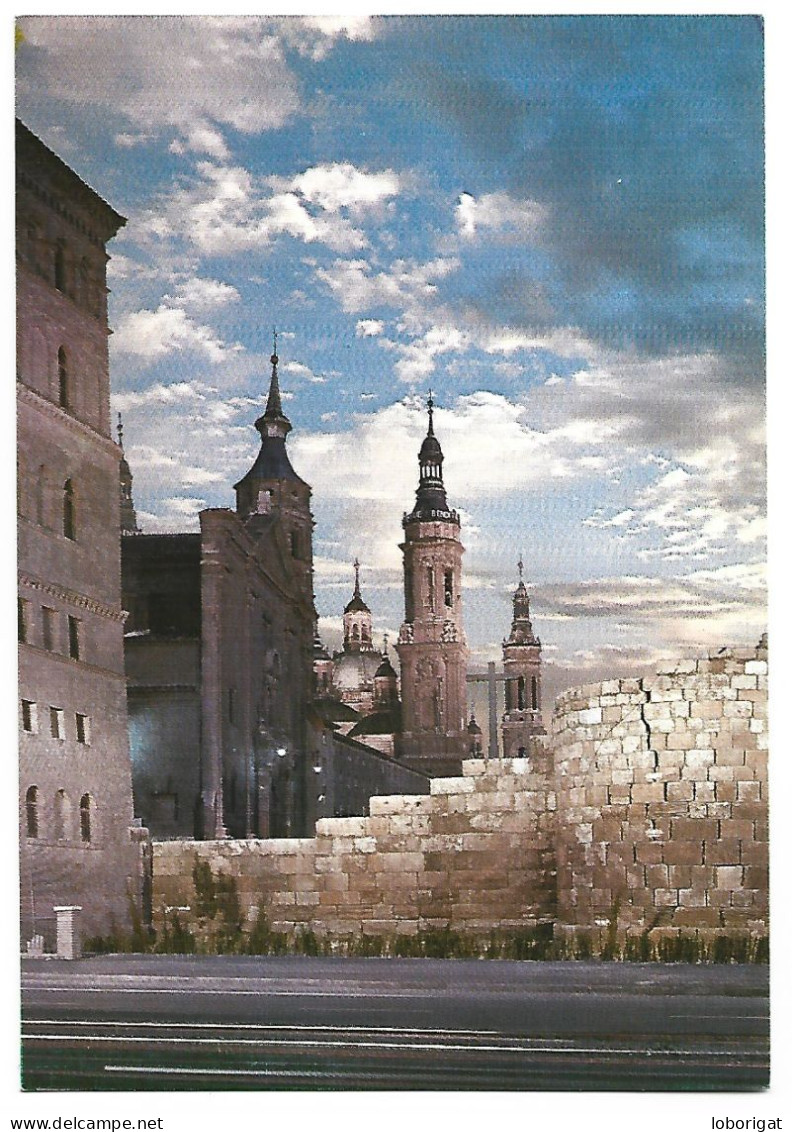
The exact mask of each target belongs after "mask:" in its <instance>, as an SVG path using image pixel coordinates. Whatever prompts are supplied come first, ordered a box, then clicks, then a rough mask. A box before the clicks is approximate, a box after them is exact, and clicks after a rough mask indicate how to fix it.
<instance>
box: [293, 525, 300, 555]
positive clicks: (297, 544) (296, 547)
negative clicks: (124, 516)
mask: <svg viewBox="0 0 792 1132" xmlns="http://www.w3.org/2000/svg"><path fill="white" fill-rule="evenodd" d="M291 552H292V558H299V557H300V536H299V533H298V532H297V531H292V533H291Z"/></svg>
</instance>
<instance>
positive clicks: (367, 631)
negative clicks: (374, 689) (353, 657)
mask: <svg viewBox="0 0 792 1132" xmlns="http://www.w3.org/2000/svg"><path fill="white" fill-rule="evenodd" d="M352 565H353V568H354V571H355V589H354V592H353V594H352V600H351V601H349V602H348V603H347V605H346V608H345V609H344V652H373V651H374V645H373V643H372V640H371V610H370V609H369V607H368V606H367V605H366V603H365V601H364V600H363V598H362V597H361V596H360V563H359V562H358V560H357V558H356V559H355V561H354V562H353V563H352Z"/></svg>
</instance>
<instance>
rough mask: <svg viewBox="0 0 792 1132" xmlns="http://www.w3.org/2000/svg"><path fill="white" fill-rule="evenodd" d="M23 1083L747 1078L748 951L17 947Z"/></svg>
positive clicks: (764, 1040) (573, 1084) (491, 1085)
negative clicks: (202, 951)
mask: <svg viewBox="0 0 792 1132" xmlns="http://www.w3.org/2000/svg"><path fill="white" fill-rule="evenodd" d="M22 1013H23V1086H24V1088H26V1089H28V1090H41V1089H56V1090H68V1089H80V1090H96V1089H101V1090H105V1091H106V1090H118V1089H123V1090H132V1089H135V1090H167V1091H174V1090H179V1089H189V1090H191V1091H195V1090H200V1089H211V1090H226V1089H248V1090H250V1089H257V1090H258V1089H354V1090H361V1089H415V1090H417V1089H432V1090H439V1089H490V1090H499V1089H508V1090H520V1089H536V1090H539V1089H550V1090H574V1089H587V1090H606V1089H608V1090H641V1089H646V1090H696V1091H703V1090H713V1091H717V1090H729V1091H734V1090H749V1089H757V1088H762V1087H764V1086H765V1085H766V1084H767V1080H768V1073H769V1068H768V1033H769V1022H768V986H767V968H764V967H736V966H735V967H725V966H724V967H696V966H683V965H660V964H618V963H611V964H607V963H528V962H525V963H512V962H501V961H475V960H472V961H468V960H426V959H403V960H398V959H394V960H383V959H310V958H304V957H287V958H256V957H252V956H251V957H245V958H236V957H189V958H188V957H172V956H134V957H133V956H129V957H124V956H109V957H103V958H97V959H85V960H80V961H78V962H75V963H64V962H60V961H57V960H25V961H24V963H23V969H22Z"/></svg>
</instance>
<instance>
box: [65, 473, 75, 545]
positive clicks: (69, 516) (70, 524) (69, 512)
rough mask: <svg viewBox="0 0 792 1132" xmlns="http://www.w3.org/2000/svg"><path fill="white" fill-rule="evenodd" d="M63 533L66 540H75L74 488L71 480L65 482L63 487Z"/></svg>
mask: <svg viewBox="0 0 792 1132" xmlns="http://www.w3.org/2000/svg"><path fill="white" fill-rule="evenodd" d="M63 533H64V535H65V536H66V538H70V539H76V538H77V519H76V512H75V505H74V486H73V484H72V481H71V480H66V482H65V483H64V485H63Z"/></svg>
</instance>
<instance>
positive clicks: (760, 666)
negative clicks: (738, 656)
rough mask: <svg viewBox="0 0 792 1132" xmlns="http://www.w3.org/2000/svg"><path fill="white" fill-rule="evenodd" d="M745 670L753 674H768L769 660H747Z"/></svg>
mask: <svg viewBox="0 0 792 1132" xmlns="http://www.w3.org/2000/svg"><path fill="white" fill-rule="evenodd" d="M745 671H746V673H748V674H749V675H751V676H766V675H767V661H766V660H747V661H746V662H745Z"/></svg>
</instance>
